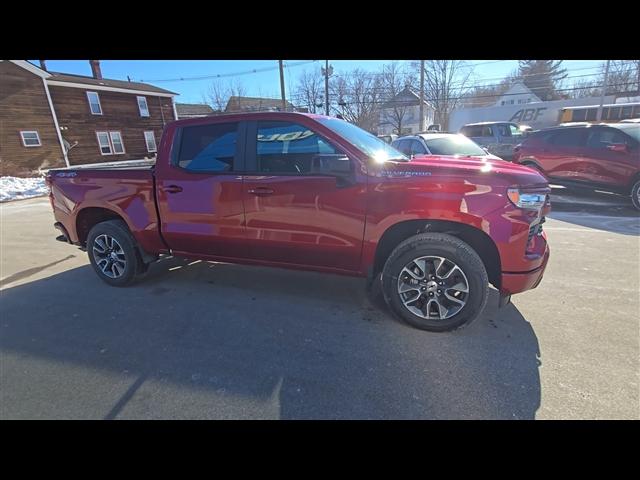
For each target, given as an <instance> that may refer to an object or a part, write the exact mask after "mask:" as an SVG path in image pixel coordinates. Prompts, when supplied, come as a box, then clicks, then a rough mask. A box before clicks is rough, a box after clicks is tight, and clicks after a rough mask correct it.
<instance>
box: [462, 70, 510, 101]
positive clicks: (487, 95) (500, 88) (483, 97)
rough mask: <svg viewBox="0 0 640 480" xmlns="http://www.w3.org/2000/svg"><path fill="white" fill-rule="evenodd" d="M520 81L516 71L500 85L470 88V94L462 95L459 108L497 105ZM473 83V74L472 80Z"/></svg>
mask: <svg viewBox="0 0 640 480" xmlns="http://www.w3.org/2000/svg"><path fill="white" fill-rule="evenodd" d="M517 79H518V71H517V70H515V71H513V72H511V73H510V74H509V75H507V76H506V77H505V78H503V79H502V80H501V81H500V83H498V84H489V85H476V86H473V87H472V88H470V90H469V92H468V93H466V94H463V95H461V97H462V98H460V101H459V102H458V107H460V108H474V107H486V106H489V105H493V104H495V103H496V102H497V101H498V99H499V98H500V97H501V96H502V95H503V94H504V93H505V92H506V91H507V90H509V88H510V87H511V85H513V82H515V81H516V80H517ZM470 81H473V74H472V76H471V78H470Z"/></svg>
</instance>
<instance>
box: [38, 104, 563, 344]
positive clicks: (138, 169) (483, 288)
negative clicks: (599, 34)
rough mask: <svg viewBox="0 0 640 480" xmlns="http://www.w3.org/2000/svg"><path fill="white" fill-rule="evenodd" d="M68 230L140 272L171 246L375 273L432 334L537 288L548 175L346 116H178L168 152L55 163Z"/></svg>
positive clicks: (119, 274)
mask: <svg viewBox="0 0 640 480" xmlns="http://www.w3.org/2000/svg"><path fill="white" fill-rule="evenodd" d="M47 184H48V185H49V188H50V192H51V193H50V199H51V205H52V207H53V210H54V215H55V220H56V223H55V227H56V228H58V229H59V230H60V231H61V233H62V235H60V236H59V237H58V239H59V240H61V241H66V242H68V243H71V244H74V245H78V246H80V247H81V248H83V249H86V251H87V252H88V255H89V260H90V262H91V265H92V266H93V268H94V270H95V271H96V273H97V274H98V276H99V277H100V278H101V279H102V280H104V281H105V282H106V283H108V284H110V285H114V286H123V285H126V284H129V283H130V282H131V281H132V280H134V279H135V278H136V277H137V276H140V275H142V274H143V273H144V272H145V271H146V269H147V268H148V265H149V264H150V263H151V262H153V261H155V260H156V259H157V258H158V257H159V256H160V255H174V256H179V257H186V258H194V259H204V260H215V261H224V262H231V263H247V264H254V265H268V266H276V267H288V268H296V269H304V270H314V271H319V272H329V273H339V274H346V275H354V276H361V277H366V278H368V280H369V282H368V285H369V287H372V286H376V287H378V288H380V287H381V290H382V292H383V294H384V297H385V299H386V301H387V303H388V304H389V306H390V308H391V310H392V311H393V312H395V314H396V315H398V316H399V317H400V318H401V319H403V320H405V321H406V322H408V323H409V324H411V325H413V326H415V327H418V328H421V329H425V330H432V331H445V330H451V329H454V328H457V327H460V326H462V325H464V324H466V323H469V322H470V321H471V320H473V319H474V318H476V317H477V316H478V315H479V314H480V312H481V311H482V309H483V308H484V305H485V304H486V301H487V298H488V293H489V284H492V285H493V286H494V287H495V288H496V289H498V290H499V292H500V294H501V297H500V303H501V304H504V303H506V302H508V301H509V299H510V295H511V294H514V293H518V292H522V291H525V290H528V289H531V288H535V287H536V286H537V285H538V283H539V282H540V280H541V278H542V275H543V272H544V269H545V266H546V264H547V260H548V257H549V249H548V247H547V241H546V235H545V233H544V232H543V231H542V223H543V222H544V218H545V214H546V213H547V212H548V211H549V208H550V204H549V192H550V190H549V187H548V184H547V182H546V180H545V178H544V177H543V176H542V175H541V174H540V173H539V172H537V171H535V170H534V169H531V168H528V167H525V166H521V165H514V164H511V163H508V162H503V161H495V162H494V161H491V160H487V159H486V158H485V159H481V158H473V157H468V158H452V157H443V158H440V157H438V156H433V155H432V156H428V157H414V158H413V159H409V158H408V157H406V156H405V155H403V154H402V153H400V152H399V151H397V150H395V149H394V148H393V147H391V146H390V145H388V144H387V143H385V142H384V141H382V140H380V139H378V138H377V137H375V136H374V135H371V134H369V133H367V132H365V131H364V130H362V129H360V128H358V127H356V126H355V125H352V124H350V123H348V122H345V121H343V120H340V119H337V118H331V117H325V116H320V115H307V114H300V113H279V112H261V113H251V114H238V115H225V116H216V117H206V118H197V119H189V120H179V121H175V122H172V123H170V124H168V125H167V126H166V127H165V131H164V133H163V136H162V141H161V142H160V148H159V151H158V156H157V160H156V161H155V164H154V165H153V164H149V165H142V166H131V165H125V164H123V165H121V166H118V167H113V166H111V167H106V166H100V165H99V164H98V165H96V166H95V167H93V166H92V167H91V168H73V167H72V168H67V169H59V170H51V171H50V172H49V173H48V176H47Z"/></svg>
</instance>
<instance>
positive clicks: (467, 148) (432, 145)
mask: <svg viewBox="0 0 640 480" xmlns="http://www.w3.org/2000/svg"><path fill="white" fill-rule="evenodd" d="M424 141H425V143H426V144H427V148H428V149H429V151H430V152H431V153H432V154H433V155H474V156H478V155H480V156H486V155H487V152H485V151H484V150H483V149H482V148H480V147H479V146H478V144H477V143H475V142H474V141H473V140H469V138H467V137H465V136H464V135H447V136H445V137H436V138H425V139H424Z"/></svg>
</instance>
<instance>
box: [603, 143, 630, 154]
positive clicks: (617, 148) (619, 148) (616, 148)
mask: <svg viewBox="0 0 640 480" xmlns="http://www.w3.org/2000/svg"><path fill="white" fill-rule="evenodd" d="M607 149H609V150H611V151H612V152H620V153H627V151H628V149H627V145H626V144H625V143H612V144H611V145H607Z"/></svg>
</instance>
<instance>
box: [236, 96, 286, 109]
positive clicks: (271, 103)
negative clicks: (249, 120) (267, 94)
mask: <svg viewBox="0 0 640 480" xmlns="http://www.w3.org/2000/svg"><path fill="white" fill-rule="evenodd" d="M286 105H287V110H289V109H291V110H294V109H295V107H294V105H293V104H292V103H291V102H289V101H288V100H287V103H286ZM281 108H282V100H280V99H277V98H260V97H238V96H235V95H234V96H231V97H229V101H228V102H227V106H226V108H225V109H224V111H225V112H247V111H249V112H250V111H260V110H280V109H281Z"/></svg>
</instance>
